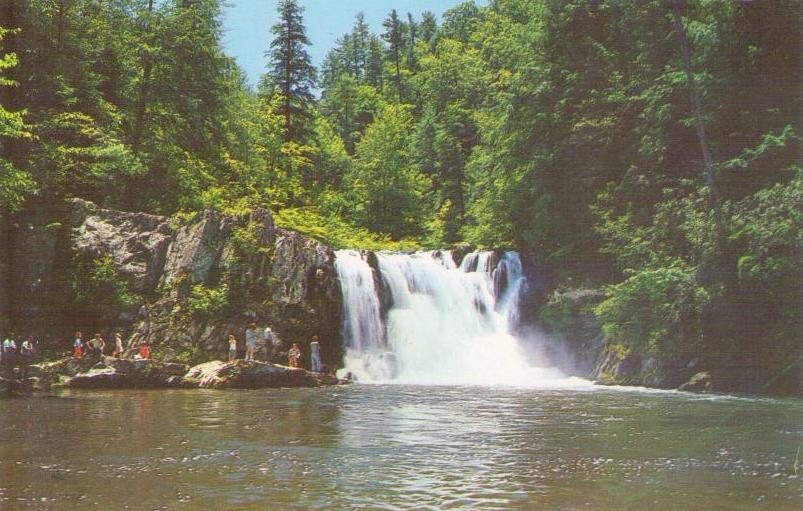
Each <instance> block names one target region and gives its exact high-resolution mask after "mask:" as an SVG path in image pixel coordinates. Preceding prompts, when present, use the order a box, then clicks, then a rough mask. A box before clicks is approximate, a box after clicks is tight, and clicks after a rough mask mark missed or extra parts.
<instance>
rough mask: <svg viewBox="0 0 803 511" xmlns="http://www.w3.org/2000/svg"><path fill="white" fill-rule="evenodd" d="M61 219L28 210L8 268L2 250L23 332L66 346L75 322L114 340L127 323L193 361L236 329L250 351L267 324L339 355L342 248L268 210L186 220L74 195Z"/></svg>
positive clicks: (157, 347) (134, 334)
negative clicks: (337, 262) (289, 226)
mask: <svg viewBox="0 0 803 511" xmlns="http://www.w3.org/2000/svg"><path fill="white" fill-rule="evenodd" d="M60 216H61V217H62V218H64V219H66V220H65V222H64V223H62V224H46V223H45V222H44V221H43V220H41V219H39V218H37V216H36V215H35V214H31V213H28V214H23V215H21V216H20V222H19V227H18V228H17V229H14V230H13V232H12V234H11V236H10V237H11V243H10V245H11V247H12V250H11V253H10V255H8V257H6V259H5V265H4V264H3V259H2V255H0V279H2V278H3V275H4V274H5V273H10V274H11V276H12V277H11V279H10V280H11V282H10V284H9V285H8V286H7V287H6V286H3V289H8V290H10V293H0V294H3V295H4V297H5V298H6V299H10V301H11V303H9V304H8V307H7V308H6V309H7V312H8V314H7V316H8V317H9V318H10V320H11V322H12V323H13V325H14V328H15V329H16V331H17V333H18V334H21V335H25V334H28V333H31V334H34V335H37V336H39V337H40V338H44V339H45V341H46V343H47V344H48V345H50V346H51V347H53V348H54V349H56V348H57V347H58V348H61V349H64V350H66V349H68V347H69V339H70V336H71V335H72V331H73V330H75V329H80V330H83V331H84V333H85V337H86V336H87V335H89V334H90V333H91V332H89V330H92V331H93V332H94V331H100V332H102V333H104V335H105V337H106V339H107V342H108V341H109V340H110V339H111V337H112V332H113V331H121V332H122V333H123V334H124V335H123V337H124V339H126V340H127V342H128V343H129V345H130V346H132V347H133V346H136V345H138V343H139V341H141V340H147V341H148V342H149V343H151V345H152V347H153V351H154V353H155V354H156V355H157V356H158V357H162V358H166V359H182V360H185V361H187V362H190V361H198V360H203V359H205V358H212V357H219V356H221V355H222V354H224V353H225V351H226V349H227V344H226V339H225V338H226V336H227V335H228V334H229V333H233V334H235V336H236V337H237V338H238V340H239V341H240V344H241V346H243V348H244V330H245V328H246V326H247V324H248V323H249V322H250V321H256V322H257V324H259V325H260V326H262V327H264V326H270V327H271V328H272V329H273V330H274V331H275V332H277V333H278V335H279V336H280V338H281V339H283V340H284V341H285V342H299V343H300V344H301V345H302V347H303V346H304V345H305V344H306V343H308V342H309V340H310V338H311V336H312V335H318V336H319V337H320V339H321V345H322V351H323V353H322V355H323V358H324V362H325V363H329V364H335V363H337V361H338V360H339V355H340V338H339V336H340V333H339V331H340V323H341V321H340V314H341V311H340V293H339V289H338V287H337V281H336V276H335V272H334V253H333V251H332V250H331V249H329V248H328V247H326V246H324V245H322V244H321V243H318V242H317V241H315V240H312V239H309V238H306V237H304V236H301V235H299V234H298V233H295V232H291V231H287V230H284V229H280V228H277V227H275V225H274V223H273V219H272V217H271V216H270V213H269V212H267V211H265V210H254V211H252V212H251V213H250V214H249V215H245V216H242V217H235V216H227V215H221V214H219V213H217V212H215V211H211V210H209V211H204V212H202V213H199V214H197V215H196V216H195V217H194V218H193V219H191V220H190V221H188V222H186V223H185V224H184V225H175V224H173V223H171V222H170V221H169V219H167V218H165V217H160V216H155V215H148V214H143V213H126V212H120V211H112V210H106V209H101V208H98V207H97V206H95V205H94V204H92V203H89V202H86V201H82V200H78V199H75V200H73V201H72V202H71V203H70V204H69V206H68V210H67V211H65V212H64V214H63V215H60ZM0 220H1V219H0ZM3 227H4V224H3V223H2V222H0V234H2V229H3ZM6 270H8V271H6ZM0 300H2V299H0ZM2 306H3V302H2V301H0V314H1V313H2V311H3V309H2ZM307 353H308V351H307Z"/></svg>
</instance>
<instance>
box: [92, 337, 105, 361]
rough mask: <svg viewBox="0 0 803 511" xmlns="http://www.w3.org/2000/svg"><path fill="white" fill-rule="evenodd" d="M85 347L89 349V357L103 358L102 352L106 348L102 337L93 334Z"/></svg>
mask: <svg viewBox="0 0 803 511" xmlns="http://www.w3.org/2000/svg"><path fill="white" fill-rule="evenodd" d="M87 346H88V347H89V353H90V354H91V355H97V356H98V357H102V356H103V350H104V349H105V348H106V342H105V341H104V340H103V336H101V335H100V334H99V333H97V334H95V337H93V338H92V339H91V340H90V341H89V342H88V343H87Z"/></svg>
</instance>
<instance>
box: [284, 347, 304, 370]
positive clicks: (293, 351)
mask: <svg viewBox="0 0 803 511" xmlns="http://www.w3.org/2000/svg"><path fill="white" fill-rule="evenodd" d="M299 360H301V347H300V346H299V345H298V343H295V342H294V343H293V346H292V347H291V348H290V351H288V352H287V363H288V364H289V365H290V367H298V362H299Z"/></svg>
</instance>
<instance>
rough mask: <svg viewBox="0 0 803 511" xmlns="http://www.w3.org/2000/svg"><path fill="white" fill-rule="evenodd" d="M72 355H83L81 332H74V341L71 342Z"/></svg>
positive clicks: (77, 356)
mask: <svg viewBox="0 0 803 511" xmlns="http://www.w3.org/2000/svg"><path fill="white" fill-rule="evenodd" d="M72 356H73V358H81V357H83V356H84V341H83V339H81V332H75V341H73V343H72Z"/></svg>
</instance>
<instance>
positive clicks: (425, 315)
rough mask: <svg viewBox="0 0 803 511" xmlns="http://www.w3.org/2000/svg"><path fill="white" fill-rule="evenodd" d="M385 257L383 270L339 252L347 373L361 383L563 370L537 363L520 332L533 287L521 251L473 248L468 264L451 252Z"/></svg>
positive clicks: (500, 378) (526, 379)
mask: <svg viewBox="0 0 803 511" xmlns="http://www.w3.org/2000/svg"><path fill="white" fill-rule="evenodd" d="M376 261H377V266H378V268H377V270H378V271H375V270H374V269H373V268H371V266H370V265H369V264H368V261H367V258H366V256H364V255H363V254H360V253H359V252H355V251H350V250H341V251H338V252H337V254H336V259H335V266H336V269H337V274H338V278H339V280H340V287H341V292H342V293H343V337H344V343H345V350H346V354H345V357H344V369H343V371H344V372H350V373H351V374H352V375H353V376H354V377H355V378H356V379H357V380H359V381H368V382H370V381H375V382H387V381H392V382H400V383H422V384H498V383H507V384H531V383H533V382H534V381H535V380H542V379H544V378H550V377H551V378H555V377H557V376H560V374H559V373H558V372H557V371H556V370H554V369H550V368H538V367H531V366H530V365H529V364H528V363H527V361H526V358H525V357H524V355H523V353H522V352H521V351H520V348H519V345H518V340H517V339H516V337H515V336H514V332H515V328H516V326H517V323H518V320H519V305H520V303H519V302H520V297H521V295H522V292H523V290H524V289H525V287H526V278H525V277H524V275H523V272H522V266H521V260H520V259H519V255H518V254H517V253H516V252H507V253H505V254H503V255H502V256H501V257H497V255H496V254H495V253H494V252H491V251H478V252H472V253H470V254H467V255H466V256H465V257H464V258H463V260H462V261H461V262H460V264H459V265H456V264H455V261H454V259H453V256H452V253H451V252H449V251H431V252H417V253H414V254H403V253H392V252H378V253H376ZM380 292H381V293H383V296H382V297H380ZM382 304H386V305H387V310H382Z"/></svg>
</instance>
